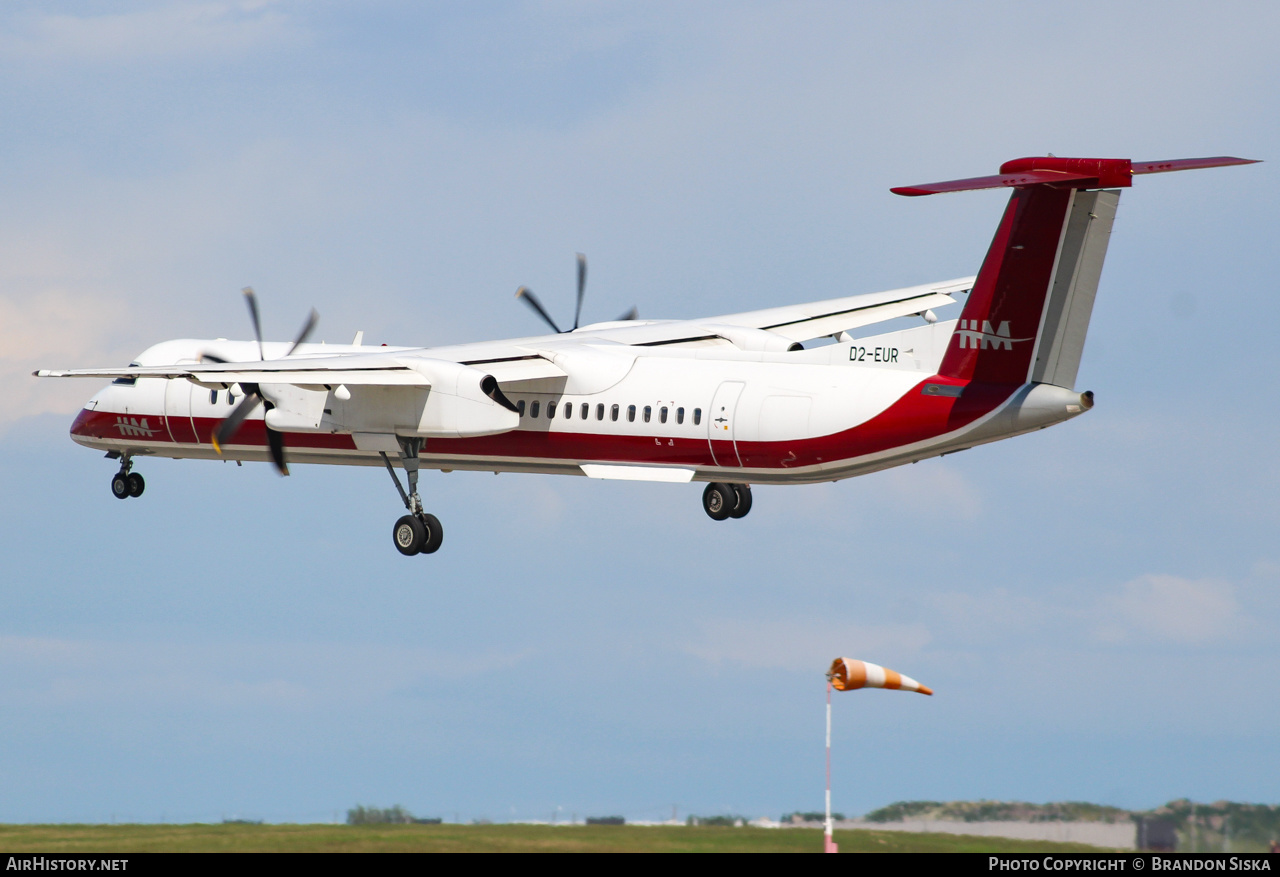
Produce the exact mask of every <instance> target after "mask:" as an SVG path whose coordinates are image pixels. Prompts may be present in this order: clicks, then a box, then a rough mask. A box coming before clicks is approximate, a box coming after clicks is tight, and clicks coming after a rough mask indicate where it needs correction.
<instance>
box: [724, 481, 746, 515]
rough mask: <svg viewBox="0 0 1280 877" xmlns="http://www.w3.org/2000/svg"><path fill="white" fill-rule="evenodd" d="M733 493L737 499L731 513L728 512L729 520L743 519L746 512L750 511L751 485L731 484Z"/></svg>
mask: <svg viewBox="0 0 1280 877" xmlns="http://www.w3.org/2000/svg"><path fill="white" fill-rule="evenodd" d="M729 486H730V487H732V488H733V493H734V495H735V497H736V498H737V503H735V504H734V506H733V511H731V512H729V517H731V518H745V517H746V516H747V512H749V511H751V485H750V484H731V485H729Z"/></svg>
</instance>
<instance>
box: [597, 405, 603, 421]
mask: <svg viewBox="0 0 1280 877" xmlns="http://www.w3.org/2000/svg"><path fill="white" fill-rule="evenodd" d="M596 420H604V403H603V402H601V403H600V404H599V405H597V406H596Z"/></svg>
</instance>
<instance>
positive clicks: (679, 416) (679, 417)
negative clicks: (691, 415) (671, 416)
mask: <svg viewBox="0 0 1280 877" xmlns="http://www.w3.org/2000/svg"><path fill="white" fill-rule="evenodd" d="M676 423H684V409H683V408H677V409H676Z"/></svg>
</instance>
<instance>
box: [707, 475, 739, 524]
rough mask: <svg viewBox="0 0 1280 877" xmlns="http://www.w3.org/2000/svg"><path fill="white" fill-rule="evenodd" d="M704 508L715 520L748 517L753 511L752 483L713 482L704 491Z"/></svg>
mask: <svg viewBox="0 0 1280 877" xmlns="http://www.w3.org/2000/svg"><path fill="white" fill-rule="evenodd" d="M702 508H703V510H704V511H705V512H706V513H707V515H708V516H709V517H710V518H711V520H713V521H723V520H725V519H727V518H742V517H746V514H747V512H749V511H751V485H750V484H722V483H720V482H712V483H711V484H708V485H707V489H706V490H704V491H703V492H702Z"/></svg>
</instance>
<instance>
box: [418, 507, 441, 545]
mask: <svg viewBox="0 0 1280 877" xmlns="http://www.w3.org/2000/svg"><path fill="white" fill-rule="evenodd" d="M422 523H423V526H424V527H425V528H426V531H427V538H426V541H425V542H423V543H422V551H421V553H423V554H435V553H436V552H437V551H439V550H440V546H441V544H443V542H444V528H443V527H441V526H440V519H439V518H437V517H436V516H435V515H423V516H422Z"/></svg>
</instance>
